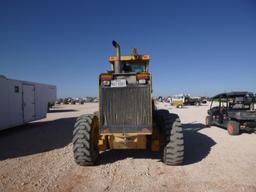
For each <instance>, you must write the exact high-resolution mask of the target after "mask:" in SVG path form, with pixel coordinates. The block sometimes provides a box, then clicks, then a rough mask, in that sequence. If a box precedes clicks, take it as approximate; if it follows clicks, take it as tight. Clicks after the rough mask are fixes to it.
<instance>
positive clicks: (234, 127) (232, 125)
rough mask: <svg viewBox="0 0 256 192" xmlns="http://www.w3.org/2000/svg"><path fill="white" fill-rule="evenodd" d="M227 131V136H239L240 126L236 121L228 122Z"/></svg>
mask: <svg viewBox="0 0 256 192" xmlns="http://www.w3.org/2000/svg"><path fill="white" fill-rule="evenodd" d="M227 130H228V134H229V135H239V131H240V126H239V122H237V121H232V120H231V121H229V122H228V124H227Z"/></svg>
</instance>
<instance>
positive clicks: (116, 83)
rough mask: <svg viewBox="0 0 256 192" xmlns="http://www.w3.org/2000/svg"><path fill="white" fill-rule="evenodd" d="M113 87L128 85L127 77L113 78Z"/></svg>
mask: <svg viewBox="0 0 256 192" xmlns="http://www.w3.org/2000/svg"><path fill="white" fill-rule="evenodd" d="M111 87H126V80H125V79H115V80H112V81H111Z"/></svg>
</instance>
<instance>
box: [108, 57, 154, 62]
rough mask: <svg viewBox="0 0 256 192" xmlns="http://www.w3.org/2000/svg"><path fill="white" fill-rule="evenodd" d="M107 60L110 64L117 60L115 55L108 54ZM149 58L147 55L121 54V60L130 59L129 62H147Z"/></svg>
mask: <svg viewBox="0 0 256 192" xmlns="http://www.w3.org/2000/svg"><path fill="white" fill-rule="evenodd" d="M108 60H109V62H110V63H111V64H114V62H115V61H116V60H117V56H109V58H108ZM149 60H150V57H149V55H124V56H121V61H130V62H133V61H134V62H135V61H141V62H145V63H147V64H148V63H149Z"/></svg>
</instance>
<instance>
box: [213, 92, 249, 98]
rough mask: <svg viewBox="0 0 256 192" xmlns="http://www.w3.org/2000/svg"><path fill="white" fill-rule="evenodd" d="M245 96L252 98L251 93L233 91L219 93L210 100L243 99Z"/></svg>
mask: <svg viewBox="0 0 256 192" xmlns="http://www.w3.org/2000/svg"><path fill="white" fill-rule="evenodd" d="M246 95H248V96H250V97H254V94H253V93H252V92H247V91H233V92H227V93H220V94H218V95H215V96H214V97H212V99H217V98H227V97H244V96H246Z"/></svg>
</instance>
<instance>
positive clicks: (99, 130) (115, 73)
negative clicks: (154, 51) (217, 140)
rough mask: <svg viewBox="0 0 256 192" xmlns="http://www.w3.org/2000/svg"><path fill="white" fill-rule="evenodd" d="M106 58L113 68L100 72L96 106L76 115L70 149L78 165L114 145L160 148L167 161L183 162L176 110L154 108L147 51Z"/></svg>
mask: <svg viewBox="0 0 256 192" xmlns="http://www.w3.org/2000/svg"><path fill="white" fill-rule="evenodd" d="M112 44H113V46H114V48H115V50H116V55H115V56H110V57H109V62H110V64H111V71H108V72H106V73H101V74H100V75H99V111H98V112H95V113H94V114H89V115H88V114H86V115H82V116H80V117H78V118H77V121H76V123H75V128H74V131H73V140H72V142H73V152H74V158H75V162H76V163H77V164H79V165H83V166H86V165H95V164H96V162H97V158H98V156H99V152H101V151H102V152H103V151H106V150H115V149H141V150H143V149H144V150H145V149H150V150H152V151H160V152H161V153H162V159H163V162H164V163H165V164H167V165H179V164H181V163H182V162H183V155H184V141H183V129H182V126H181V122H180V119H179V117H178V115H176V114H171V113H169V111H168V110H157V108H156V106H155V105H154V101H153V99H152V75H151V73H149V71H148V65H149V60H150V57H149V55H139V54H138V53H137V49H135V48H134V49H132V53H131V55H128V56H121V49H120V45H119V44H118V43H117V42H115V41H113V42H112Z"/></svg>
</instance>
